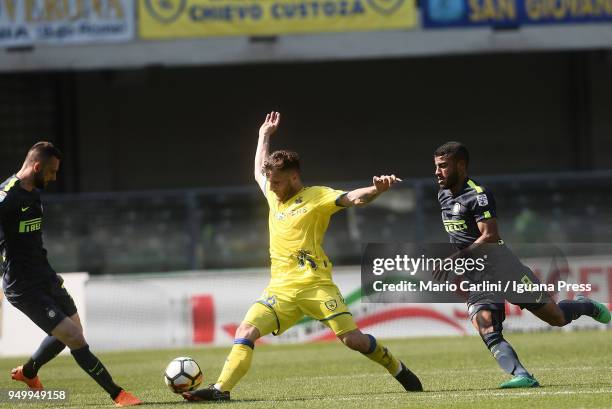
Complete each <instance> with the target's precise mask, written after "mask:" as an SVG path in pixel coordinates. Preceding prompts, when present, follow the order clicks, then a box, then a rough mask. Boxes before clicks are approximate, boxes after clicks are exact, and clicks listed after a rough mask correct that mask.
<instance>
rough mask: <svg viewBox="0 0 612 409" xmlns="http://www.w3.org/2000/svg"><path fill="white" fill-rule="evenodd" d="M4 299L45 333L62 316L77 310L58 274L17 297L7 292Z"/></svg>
mask: <svg viewBox="0 0 612 409" xmlns="http://www.w3.org/2000/svg"><path fill="white" fill-rule="evenodd" d="M6 299H7V300H8V301H9V302H10V303H11V304H12V305H13V307H15V308H17V309H18V310H19V311H21V312H23V313H24V314H25V315H27V316H28V318H29V319H30V320H32V322H33V323H34V324H36V325H37V326H38V327H39V328H40V329H42V330H43V331H45V332H46V333H47V334H51V331H53V329H54V328H55V327H56V326H57V325H58V324H59V323H60V322H62V320H63V319H64V318H66V317H70V316H72V315H74V314H76V312H77V307H76V305H75V304H74V300H73V299H72V297H71V296H70V294H69V293H68V291H66V288H64V280H63V279H62V278H61V277H59V276H57V278H54V279H52V281H50V282H49V283H48V284H47V285H44V286H40V287H36V288H33V289H30V290H28V291H26V292H24V293H23V294H20V295H19V296H17V297H14V296H11V295H9V294H7V296H6Z"/></svg>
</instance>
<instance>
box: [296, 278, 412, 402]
mask: <svg viewBox="0 0 612 409" xmlns="http://www.w3.org/2000/svg"><path fill="white" fill-rule="evenodd" d="M297 298H298V305H299V306H300V308H301V310H302V311H303V313H304V314H306V315H308V316H310V317H312V318H315V319H317V320H319V321H320V322H322V323H324V324H325V325H327V326H328V327H329V328H330V329H331V330H332V331H333V332H334V334H336V336H337V337H338V339H340V340H341V341H342V343H343V344H344V345H346V346H347V347H349V348H351V349H353V350H355V351H358V352H361V353H362V354H363V355H365V356H366V357H367V358H369V359H371V360H372V361H374V362H376V363H377V364H379V365H381V366H382V367H384V368H385V369H386V370H387V371H388V372H389V373H390V374H391V375H392V376H394V377H395V378H396V379H397V380H398V381H399V382H400V383H401V384H402V385H403V386H404V388H405V389H406V390H409V391H421V390H423V387H422V386H421V382H420V381H419V379H418V378H417V377H416V376H415V375H414V374H413V373H412V372H410V371H409V370H408V369H407V368H406V366H405V365H404V364H403V363H402V362H401V361H400V360H399V359H397V358H396V357H395V356H393V354H392V353H391V352H390V351H389V350H388V349H387V348H386V347H385V346H384V345H382V344H381V343H380V342H378V341H377V340H376V339H375V338H374V337H373V336H372V335H366V334H363V333H362V332H361V331H360V330H359V329H358V328H357V325H356V324H355V321H354V320H353V316H352V315H351V313H350V311H349V309H348V307H347V305H346V303H345V302H344V298H343V297H342V295H341V294H340V291H339V290H338V288H337V287H336V286H335V285H333V284H331V285H323V286H319V287H315V288H310V289H305V290H301V291H299V292H298V297H297Z"/></svg>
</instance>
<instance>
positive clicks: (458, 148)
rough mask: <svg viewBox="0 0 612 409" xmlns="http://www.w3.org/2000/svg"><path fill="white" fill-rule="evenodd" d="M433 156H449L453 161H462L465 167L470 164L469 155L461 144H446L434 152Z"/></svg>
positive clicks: (452, 142)
mask: <svg viewBox="0 0 612 409" xmlns="http://www.w3.org/2000/svg"><path fill="white" fill-rule="evenodd" d="M434 156H450V157H452V158H453V159H455V160H458V161H459V160H464V161H465V166H466V167H467V165H468V164H469V163H470V153H469V152H468V150H467V148H466V147H465V145H464V144H462V143H461V142H454V141H451V142H446V143H445V144H443V145H440V146H439V147H438V149H436V151H435V152H434Z"/></svg>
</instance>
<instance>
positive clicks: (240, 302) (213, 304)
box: [86, 257, 612, 350]
mask: <svg viewBox="0 0 612 409" xmlns="http://www.w3.org/2000/svg"><path fill="white" fill-rule="evenodd" d="M524 261H525V263H526V264H527V265H528V266H529V267H531V268H532V269H533V271H534V272H535V273H536V275H538V276H542V277H544V276H546V275H547V274H551V272H550V260H544V259H525V260H524ZM567 261H568V265H567V273H568V274H569V275H570V276H572V277H574V278H575V279H576V281H577V282H580V283H590V284H591V285H592V287H591V292H590V293H589V296H592V297H593V298H596V299H599V300H604V301H607V300H609V299H610V296H611V295H612V260H611V259H610V258H609V257H571V258H568V260H567ZM334 270H335V272H334V282H335V283H336V284H337V285H338V287H339V288H340V291H341V292H342V294H343V297H344V300H345V302H346V304H347V306H348V308H349V310H350V311H351V313H352V315H353V317H354V318H355V321H356V322H357V324H358V325H359V327H360V328H361V329H362V330H367V332H368V333H371V334H373V335H374V336H376V337H380V338H402V337H419V336H444V335H470V334H471V335H474V334H475V332H474V329H473V328H472V324H471V323H470V321H469V319H468V312H467V308H466V305H465V303H430V302H417V303H414V302H412V303H406V302H397V303H386V302H382V303H381V302H372V301H371V300H370V299H369V298H370V297H368V296H367V291H364V288H363V286H362V282H361V280H360V273H359V270H360V267H359V266H355V267H338V268H335V269H334ZM547 272H548V273H547ZM268 280H269V271H268V270H267V269H246V270H237V271H232V272H228V271H208V272H191V273H170V274H156V275H139V276H127V277H116V276H115V277H112V278H108V277H93V278H92V279H91V280H89V281H88V283H87V287H86V297H87V312H88V315H87V318H88V322H87V325H88V340H89V342H90V344H91V345H93V346H94V347H95V348H96V349H99V350H121V349H139V348H169V347H188V346H194V345H216V346H224V345H232V342H233V339H234V335H235V332H236V329H237V328H238V326H239V325H240V322H241V321H242V319H243V318H244V314H245V313H246V311H247V310H248V309H249V307H250V306H251V305H252V303H253V302H254V301H256V300H258V299H259V298H260V297H261V294H262V291H263V289H264V288H265V286H266V284H267V282H268ZM575 295H576V294H574V293H569V292H565V293H563V294H559V295H558V298H559V299H561V298H570V299H572V298H574V297H575ZM143 311H146V313H145V316H146V319H145V318H143V317H144V316H143V315H142V314H143ZM598 325H599V324H598V323H597V322H595V321H593V320H592V319H591V318H589V317H584V318H581V319H580V320H577V321H574V322H572V324H571V325H568V326H566V327H564V330H568V331H571V330H575V329H578V328H585V329H586V328H588V329H591V328H599V326H598ZM504 327H505V328H506V329H507V330H508V331H537V330H547V329H549V326H548V324H546V323H545V322H543V321H541V320H540V319H538V318H536V317H535V316H534V315H533V314H531V313H529V312H528V311H527V310H521V309H520V308H519V307H518V306H516V305H513V304H509V303H507V304H506V321H505V322H504ZM335 339H336V337H335V335H334V333H333V332H331V331H330V330H329V329H328V328H327V327H326V326H325V325H324V324H323V323H321V322H319V321H317V320H314V319H312V318H309V317H303V318H302V319H301V320H300V321H299V322H297V323H296V324H295V325H294V326H293V327H292V328H290V329H289V330H288V331H287V332H284V333H283V334H282V335H280V336H272V335H268V336H265V337H263V338H262V339H261V340H260V341H259V342H261V343H268V344H277V343H309V342H318V341H331V340H335Z"/></svg>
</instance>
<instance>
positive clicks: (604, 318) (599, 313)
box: [576, 295, 610, 324]
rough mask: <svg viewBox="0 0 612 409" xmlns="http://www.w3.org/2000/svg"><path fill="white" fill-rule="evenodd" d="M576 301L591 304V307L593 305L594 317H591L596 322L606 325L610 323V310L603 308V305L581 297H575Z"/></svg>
mask: <svg viewBox="0 0 612 409" xmlns="http://www.w3.org/2000/svg"><path fill="white" fill-rule="evenodd" d="M576 301H587V302H591V303H593V305H595V315H594V316H593V319H594V320H595V321H597V322H601V323H602V324H607V323H609V322H610V310H609V309H608V307H606V306H605V304H602V303H600V302H597V301H595V300H591V299H590V298H587V297H585V296H583V295H579V296H577V297H576Z"/></svg>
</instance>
